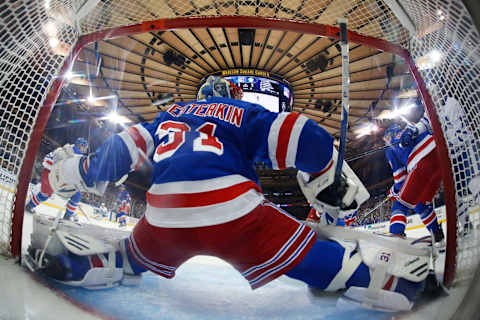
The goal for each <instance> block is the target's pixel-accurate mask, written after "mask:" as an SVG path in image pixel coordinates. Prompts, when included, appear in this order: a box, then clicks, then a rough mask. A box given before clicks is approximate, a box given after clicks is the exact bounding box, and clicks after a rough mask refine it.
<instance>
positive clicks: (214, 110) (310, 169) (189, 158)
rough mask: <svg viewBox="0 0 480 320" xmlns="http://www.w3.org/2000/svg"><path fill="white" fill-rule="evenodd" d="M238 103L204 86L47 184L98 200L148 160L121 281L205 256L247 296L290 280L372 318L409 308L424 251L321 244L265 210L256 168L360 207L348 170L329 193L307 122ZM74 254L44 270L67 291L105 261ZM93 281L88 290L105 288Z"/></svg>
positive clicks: (313, 195) (331, 155)
mask: <svg viewBox="0 0 480 320" xmlns="http://www.w3.org/2000/svg"><path fill="white" fill-rule="evenodd" d="M241 96H242V91H241V89H240V88H238V87H236V86H235V85H234V84H233V83H231V82H229V81H227V80H224V79H221V78H217V77H210V78H209V79H208V80H207V82H206V83H205V84H204V85H203V86H202V87H201V88H200V90H199V94H198V100H197V101H193V102H189V103H176V104H173V105H171V106H170V107H169V108H168V110H167V111H166V112H160V113H159V114H158V116H157V118H156V119H155V121H153V123H141V124H137V125H134V126H132V127H130V128H128V129H126V130H125V131H123V132H121V133H119V134H117V135H115V136H113V137H111V138H110V139H108V140H107V141H106V142H105V143H104V144H103V145H102V146H101V147H100V148H99V149H98V150H97V151H96V152H95V153H94V154H91V155H89V156H88V157H85V156H84V157H80V156H77V157H72V158H70V159H66V160H65V161H63V162H62V163H59V164H56V165H55V168H54V170H55V173H56V174H55V177H56V178H57V181H55V182H54V183H53V185H52V186H53V188H54V189H55V190H56V192H60V193H62V192H64V193H65V194H68V193H69V192H71V191H69V190H68V189H70V188H72V187H74V188H75V189H77V190H82V191H85V192H96V193H101V192H103V190H104V184H105V182H109V181H118V180H119V179H120V178H121V177H122V176H124V175H125V174H127V173H128V172H130V171H132V170H135V169H137V168H139V167H140V166H141V165H142V163H143V162H144V161H151V163H152V167H153V169H152V176H151V186H150V188H149V190H148V192H147V194H146V199H147V209H146V212H145V215H144V216H143V217H142V218H141V219H140V220H139V222H138V223H137V224H136V226H135V228H134V230H133V232H132V233H131V235H130V237H129V238H128V239H125V240H122V241H120V243H118V244H116V245H115V246H114V247H115V248H116V250H117V251H116V253H115V255H113V257H116V262H115V263H116V267H117V268H118V269H120V270H121V269H123V271H124V274H125V275H130V276H131V275H139V274H141V273H142V272H144V271H146V270H150V271H152V272H154V273H156V274H158V275H160V276H163V277H166V278H173V277H174V276H175V272H176V270H177V268H178V267H180V266H181V265H182V263H184V262H185V261H187V260H188V259H190V258H191V257H193V256H195V255H201V254H206V255H213V256H216V257H219V258H221V259H223V260H225V261H227V262H228V263H230V264H231V265H232V266H233V267H234V268H235V269H236V270H238V271H239V272H240V273H241V274H242V276H243V277H244V278H245V279H246V280H247V281H248V282H249V283H250V286H251V287H252V288H253V289H256V288H259V287H261V286H263V285H265V284H267V283H268V282H270V281H272V280H274V279H276V278H278V277H280V276H282V275H287V276H289V277H291V278H294V279H298V280H300V281H303V282H305V283H307V284H308V285H309V286H312V287H316V288H318V289H320V290H326V291H336V290H339V289H346V288H349V291H347V293H348V292H351V294H350V296H349V299H350V300H351V301H357V302H359V303H360V304H363V305H369V306H370V307H372V308H377V309H381V310H388V311H397V310H408V309H409V308H411V306H412V302H413V300H414V299H415V297H416V294H417V292H418V290H419V289H420V288H421V287H422V282H423V280H424V279H425V278H426V276H427V273H428V272H427V271H428V270H427V269H428V263H427V259H428V257H426V256H425V255H424V252H425V251H423V250H417V251H412V252H416V253H420V256H417V255H409V254H405V253H402V252H394V250H392V249H388V248H387V249H386V248H382V247H379V246H378V245H377V246H376V245H372V244H371V245H368V246H365V245H362V244H361V243H360V245H359V244H358V243H357V242H355V241H353V242H346V241H340V240H331V239H323V240H320V239H319V238H317V237H320V234H316V232H315V231H313V230H312V229H311V228H310V227H309V226H307V225H305V224H303V223H301V222H299V221H297V220H296V219H294V218H293V217H291V216H290V215H289V214H288V213H286V212H284V211H283V210H281V209H280V208H279V207H277V206H275V205H274V204H272V203H270V202H268V201H267V200H266V199H265V197H264V196H263V193H262V191H261V187H260V185H259V182H258V177H257V175H256V172H255V170H254V165H253V164H254V162H257V161H261V162H264V163H267V164H268V165H269V166H270V167H271V168H273V169H279V170H282V169H285V168H288V167H295V168H297V169H298V170H299V172H300V173H299V176H298V178H299V183H300V185H301V188H302V191H303V192H304V194H305V196H306V198H307V200H308V201H309V202H310V203H312V206H314V207H316V208H317V209H319V210H328V211H329V212H332V210H333V211H335V210H336V211H339V210H354V209H357V208H358V207H359V205H360V204H361V203H362V202H363V201H365V197H363V196H364V194H363V195H362V194H361V191H362V190H363V189H364V187H363V186H359V185H358V178H356V176H355V175H354V174H353V172H346V171H345V170H344V171H343V173H344V175H343V176H342V178H341V179H342V180H341V181H340V183H334V175H335V174H334V171H335V167H336V161H337V157H336V151H335V149H334V147H333V139H332V137H331V135H330V134H329V133H328V132H327V131H326V130H324V129H323V128H321V127H319V126H318V125H317V124H316V123H315V122H314V121H313V120H310V119H308V118H306V117H305V116H302V115H300V114H298V113H273V112H270V111H268V110H266V109H265V108H263V107H262V106H260V105H256V104H251V103H247V102H243V101H240V100H239V99H241ZM355 178H356V179H357V180H355ZM355 181H356V182H355ZM367 194H368V193H367ZM341 229H342V230H346V229H345V228H341ZM346 231H347V232H350V230H346ZM352 232H353V231H352ZM396 240H398V241H405V240H402V239H396ZM63 243H67V242H65V241H64V242H63ZM66 246H67V247H68V245H66ZM72 250H74V249H72ZM72 250H68V252H65V253H64V254H60V255H57V256H56V257H54V258H53V259H50V263H49V264H47V266H46V267H45V268H44V269H45V271H46V272H47V273H48V274H49V275H50V276H52V277H53V278H55V279H58V280H60V281H64V282H66V283H70V284H85V283H87V280H86V278H87V277H88V276H89V275H90V274H91V273H93V271H94V270H100V269H102V268H105V267H106V264H108V263H109V262H108V261H111V260H108V259H107V255H106V254H103V253H101V252H104V251H102V250H100V253H99V254H97V255H95V254H92V255H89V256H82V255H79V254H75V253H74V251H72ZM107 260H108V261H107ZM400 262H402V263H400ZM403 262H408V263H406V264H404V263H403ZM98 274H101V272H100V271H99V273H98ZM98 274H97V277H95V279H94V280H92V279H91V278H89V279H88V280H89V281H88V284H89V285H101V284H102V280H103V282H104V283H106V282H111V281H112V280H111V279H102V277H101V276H98ZM92 283H93V284H92ZM367 288H368V289H367ZM353 289H355V290H353ZM367 290H368V293H367Z"/></svg>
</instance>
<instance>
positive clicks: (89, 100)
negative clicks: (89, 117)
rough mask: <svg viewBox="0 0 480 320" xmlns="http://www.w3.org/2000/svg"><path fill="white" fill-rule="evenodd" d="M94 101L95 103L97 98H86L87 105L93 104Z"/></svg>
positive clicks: (90, 96)
mask: <svg viewBox="0 0 480 320" xmlns="http://www.w3.org/2000/svg"><path fill="white" fill-rule="evenodd" d="M95 101H97V98H95V97H94V96H92V95H89V96H88V97H87V102H88V103H90V104H94V103H95Z"/></svg>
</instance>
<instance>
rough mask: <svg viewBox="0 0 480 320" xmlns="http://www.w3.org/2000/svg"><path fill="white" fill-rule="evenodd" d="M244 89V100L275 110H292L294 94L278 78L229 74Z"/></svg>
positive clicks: (231, 79)
mask: <svg viewBox="0 0 480 320" xmlns="http://www.w3.org/2000/svg"><path fill="white" fill-rule="evenodd" d="M224 78H225V79H227V80H230V81H232V82H233V83H235V84H236V85H237V86H239V87H240V88H242V90H243V100H245V101H248V102H252V103H257V104H259V105H261V106H263V107H264V108H266V109H268V110H270V111H273V112H282V111H291V110H292V106H293V95H292V92H291V90H290V88H289V87H288V86H287V85H286V84H284V83H282V82H280V81H277V80H273V79H268V78H264V77H259V76H242V75H239V76H228V77H224Z"/></svg>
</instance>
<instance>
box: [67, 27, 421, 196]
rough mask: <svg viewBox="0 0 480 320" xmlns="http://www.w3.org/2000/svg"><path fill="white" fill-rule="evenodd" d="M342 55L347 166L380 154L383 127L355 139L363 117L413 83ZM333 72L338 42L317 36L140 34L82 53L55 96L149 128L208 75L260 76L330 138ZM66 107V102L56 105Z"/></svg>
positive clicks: (394, 103) (336, 115)
mask: <svg viewBox="0 0 480 320" xmlns="http://www.w3.org/2000/svg"><path fill="white" fill-rule="evenodd" d="M349 51H350V56H349V58H350V113H349V129H348V134H347V141H348V142H347V154H346V158H347V159H348V158H354V157H357V156H358V155H361V154H364V153H367V154H368V152H370V151H371V150H373V149H376V148H379V149H381V147H382V146H383V142H382V140H381V139H380V137H381V136H382V135H383V130H382V128H380V129H377V132H375V131H373V132H370V134H367V135H365V136H363V137H359V131H358V130H359V129H360V128H362V127H371V126H372V119H375V118H376V117H377V116H378V115H379V114H380V113H382V112H384V111H385V110H393V109H394V108H397V107H399V106H401V105H405V104H407V103H410V102H411V101H413V100H416V98H417V93H416V90H415V82H414V81H413V79H412V77H411V75H410V73H409V72H408V67H407V65H406V64H405V63H404V61H403V60H402V59H401V58H400V57H398V56H395V55H393V54H391V53H387V52H382V51H380V50H377V49H374V48H371V47H366V46H363V45H358V44H355V43H349ZM341 66H342V62H341V48H340V45H339V42H338V41H337V40H333V39H329V38H327V37H320V36H317V35H311V34H305V33H297V32H293V31H277V30H265V29H239V28H202V29H200V28H198V29H178V30H170V31H159V32H146V33H143V34H138V35H133V36H126V37H120V38H115V39H110V40H105V41H99V42H96V43H94V44H91V45H89V46H88V47H86V48H84V49H83V50H82V51H81V52H80V54H79V56H78V58H77V60H76V62H75V64H74V66H73V69H72V72H71V73H70V74H69V77H68V81H67V82H66V86H65V90H64V92H65V91H66V90H67V91H68V92H70V93H73V95H74V96H75V97H74V98H75V99H74V100H72V101H76V102H78V101H82V102H83V104H84V106H85V108H86V109H87V111H88V112H90V113H91V114H92V115H96V116H98V115H103V116H104V115H105V114H108V113H109V112H110V111H112V110H116V111H117V113H118V114H120V115H122V116H124V117H126V118H128V121H130V122H131V123H137V122H141V121H151V120H153V119H154V118H155V116H156V114H157V113H158V111H159V110H162V109H163V108H165V107H166V106H167V105H168V104H169V103H172V102H178V101H190V100H193V99H195V97H196V92H197V89H198V88H199V86H200V85H201V84H202V81H203V80H204V79H205V78H206V77H207V76H208V75H210V74H216V73H218V72H221V71H224V70H231V69H249V70H258V71H264V72H268V73H269V74H270V75H275V76H278V77H280V78H281V79H283V80H284V82H286V83H287V84H289V86H290V87H291V89H292V91H293V95H294V104H293V111H296V112H299V113H302V114H304V115H305V116H307V117H309V118H311V119H313V120H314V121H316V122H317V123H318V124H319V125H321V126H322V127H324V128H325V129H326V130H327V131H328V132H329V133H331V134H332V135H333V136H334V137H335V138H338V136H339V132H340V126H341V120H340V119H341V115H340V112H341V94H342V77H341V72H342V71H341ZM70 96H72V95H71V94H70ZM62 97H63V98H65V95H63V96H62ZM89 97H90V99H89ZM92 98H95V99H92ZM165 101H169V102H168V103H164V102H165ZM65 102H66V103H69V101H60V104H63V103H65ZM336 142H337V144H338V141H336ZM365 160H367V159H363V161H359V162H358V163H357V164H356V165H355V164H353V165H352V167H353V169H354V170H355V171H357V174H359V173H358V170H363V171H364V172H363V174H360V175H363V176H365V177H367V176H372V175H375V174H376V173H375V168H374V167H372V166H371V164H370V165H369V163H368V161H367V162H365ZM381 161H384V159H382V160H381ZM387 169H388V168H387ZM282 175H284V174H280V175H279V174H278V173H271V172H268V171H263V173H262V174H261V178H262V185H264V187H265V184H266V185H267V186H268V185H269V184H270V182H271V185H272V186H278V184H279V183H281V184H285V183H286V182H285V181H287V180H288V181H291V176H292V173H288V174H287V177H282ZM278 176H280V178H278ZM278 179H281V180H282V179H283V182H281V181H279V180H278ZM377 180H378V179H377ZM377 180H375V181H370V182H366V185H367V186H369V185H373V186H375V187H381V188H384V187H387V186H389V185H390V184H391V181H390V180H391V176H390V173H387V175H383V178H382V179H380V180H381V181H377ZM291 184H292V185H293V184H295V183H294V182H292V183H291ZM267 188H268V187H267ZM275 188H276V187H275Z"/></svg>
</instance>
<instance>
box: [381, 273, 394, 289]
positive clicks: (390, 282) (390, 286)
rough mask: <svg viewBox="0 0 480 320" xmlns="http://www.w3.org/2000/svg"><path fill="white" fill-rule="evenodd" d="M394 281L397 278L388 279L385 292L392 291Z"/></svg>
mask: <svg viewBox="0 0 480 320" xmlns="http://www.w3.org/2000/svg"><path fill="white" fill-rule="evenodd" d="M393 279H395V277H394V276H390V279H388V281H387V283H385V285H384V286H383V290H387V291H390V289H391V288H392V284H393Z"/></svg>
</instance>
